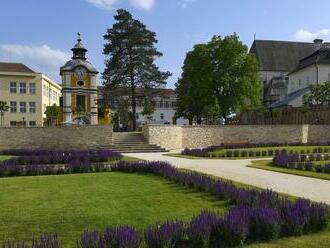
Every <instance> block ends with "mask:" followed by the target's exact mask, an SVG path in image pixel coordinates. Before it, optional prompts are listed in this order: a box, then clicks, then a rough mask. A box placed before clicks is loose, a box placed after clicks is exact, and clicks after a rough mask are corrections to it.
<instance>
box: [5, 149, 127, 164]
mask: <svg viewBox="0 0 330 248" xmlns="http://www.w3.org/2000/svg"><path fill="white" fill-rule="evenodd" d="M3 153H4V154H6V155H15V156H17V155H18V156H19V157H14V158H10V159H7V160H4V161H1V162H0V166H10V165H38V164H68V163H72V162H73V161H76V162H84V163H95V162H108V161H113V160H119V159H121V157H122V156H121V154H120V153H118V152H114V151H111V150H86V151H76V150H71V151H62V150H53V151H52V150H17V151H15V150H9V151H3Z"/></svg>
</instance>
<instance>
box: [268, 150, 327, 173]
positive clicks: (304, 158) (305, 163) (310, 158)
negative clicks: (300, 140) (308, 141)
mask: <svg viewBox="0 0 330 248" xmlns="http://www.w3.org/2000/svg"><path fill="white" fill-rule="evenodd" d="M329 160H330V154H316V155H313V154H311V155H288V154H281V155H277V156H275V157H274V158H273V165H275V166H278V167H282V168H288V169H297V170H306V171H315V172H319V173H327V174H330V161H329ZM322 161H323V164H322ZM320 162H321V163H320Z"/></svg>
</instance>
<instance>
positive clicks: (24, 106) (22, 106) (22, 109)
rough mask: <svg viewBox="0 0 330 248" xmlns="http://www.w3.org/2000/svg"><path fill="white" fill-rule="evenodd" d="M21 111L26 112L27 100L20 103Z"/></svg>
mask: <svg viewBox="0 0 330 248" xmlns="http://www.w3.org/2000/svg"><path fill="white" fill-rule="evenodd" d="M19 112H20V113H26V102H20V103H19Z"/></svg>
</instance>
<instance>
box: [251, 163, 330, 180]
mask: <svg viewBox="0 0 330 248" xmlns="http://www.w3.org/2000/svg"><path fill="white" fill-rule="evenodd" d="M247 167H250V168H255V169H260V170H267V171H273V172H278V173H283V174H289V175H296V176H303V177H310V178H316V179H322V180H330V174H325V173H319V172H314V171H304V170H295V169H287V168H281V167H276V166H272V165H271V162H270V161H267V160H266V161H265V160H259V161H252V164H251V165H248V166H247Z"/></svg>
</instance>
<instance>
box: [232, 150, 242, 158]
mask: <svg viewBox="0 0 330 248" xmlns="http://www.w3.org/2000/svg"><path fill="white" fill-rule="evenodd" d="M239 153H240V152H239V151H238V150H235V151H234V152H233V155H234V158H238V157H239Z"/></svg>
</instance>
